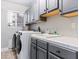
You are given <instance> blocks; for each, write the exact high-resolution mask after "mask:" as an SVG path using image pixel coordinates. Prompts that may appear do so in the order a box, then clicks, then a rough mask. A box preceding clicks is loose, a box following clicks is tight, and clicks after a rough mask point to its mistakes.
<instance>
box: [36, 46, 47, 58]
mask: <svg viewBox="0 0 79 59" xmlns="http://www.w3.org/2000/svg"><path fill="white" fill-rule="evenodd" d="M37 59H47V51H46V50H44V49H42V48H40V47H37Z"/></svg>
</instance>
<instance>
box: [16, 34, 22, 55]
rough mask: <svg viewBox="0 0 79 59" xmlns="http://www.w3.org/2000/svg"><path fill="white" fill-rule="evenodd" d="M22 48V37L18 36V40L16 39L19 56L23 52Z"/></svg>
mask: <svg viewBox="0 0 79 59" xmlns="http://www.w3.org/2000/svg"><path fill="white" fill-rule="evenodd" d="M21 48H22V43H21V40H20V35H17V39H16V52H17V54H19V53H20V52H21Z"/></svg>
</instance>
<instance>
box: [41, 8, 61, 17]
mask: <svg viewBox="0 0 79 59" xmlns="http://www.w3.org/2000/svg"><path fill="white" fill-rule="evenodd" d="M59 13H60V10H59V9H54V10H52V11H50V12H48V13H46V14H43V15H41V16H42V17H50V16H55V15H58V14H59Z"/></svg>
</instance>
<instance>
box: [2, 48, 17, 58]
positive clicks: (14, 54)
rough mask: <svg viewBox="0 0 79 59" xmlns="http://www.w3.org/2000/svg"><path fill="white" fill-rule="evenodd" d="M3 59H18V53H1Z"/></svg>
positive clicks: (10, 51)
mask: <svg viewBox="0 0 79 59" xmlns="http://www.w3.org/2000/svg"><path fill="white" fill-rule="evenodd" d="M1 59H17V57H16V53H15V52H14V51H13V50H11V49H10V50H8V51H3V52H1Z"/></svg>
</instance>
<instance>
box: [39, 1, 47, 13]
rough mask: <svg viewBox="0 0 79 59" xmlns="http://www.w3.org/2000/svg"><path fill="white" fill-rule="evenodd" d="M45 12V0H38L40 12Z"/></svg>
mask: <svg viewBox="0 0 79 59" xmlns="http://www.w3.org/2000/svg"><path fill="white" fill-rule="evenodd" d="M45 12H46V0H40V14H43V13H45Z"/></svg>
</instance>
